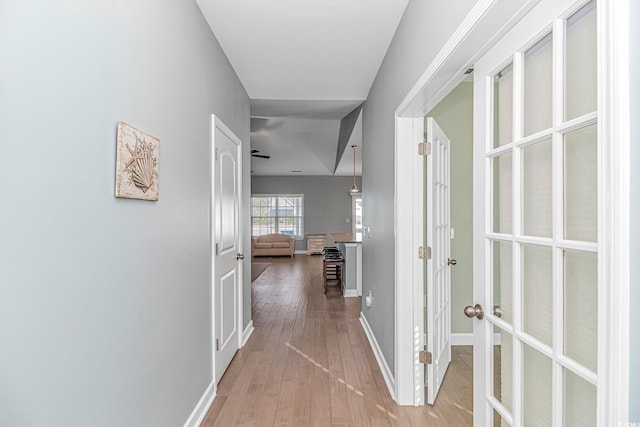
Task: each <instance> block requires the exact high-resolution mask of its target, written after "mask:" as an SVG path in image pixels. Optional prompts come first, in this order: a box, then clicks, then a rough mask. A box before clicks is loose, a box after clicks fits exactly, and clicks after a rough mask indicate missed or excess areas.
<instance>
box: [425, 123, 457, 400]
mask: <svg viewBox="0 0 640 427" xmlns="http://www.w3.org/2000/svg"><path fill="white" fill-rule="evenodd" d="M427 141H429V142H430V143H431V154H430V155H429V156H427V172H426V173H427V186H426V188H427V212H428V214H427V227H426V229H427V246H428V247H430V248H431V254H432V255H431V259H430V260H428V261H427V328H426V329H427V351H428V352H430V353H431V355H432V358H431V359H432V360H431V363H429V364H428V365H427V403H428V404H430V405H433V404H434V402H435V400H436V396H437V395H438V391H439V390H440V385H441V384H442V380H443V379H444V375H445V374H446V372H447V368H448V367H449V364H450V363H451V270H450V266H451V260H450V258H451V254H450V252H451V226H450V216H451V215H450V209H449V208H450V205H451V203H450V200H451V198H450V191H451V188H450V180H449V169H450V168H449V162H450V153H451V151H450V150H449V143H450V141H449V138H448V137H447V135H445V133H444V132H443V131H442V129H441V128H440V126H438V123H437V122H436V121H435V120H434V119H433V117H427Z"/></svg>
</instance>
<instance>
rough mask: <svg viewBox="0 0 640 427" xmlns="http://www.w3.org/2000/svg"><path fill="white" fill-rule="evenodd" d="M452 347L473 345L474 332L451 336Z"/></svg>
mask: <svg viewBox="0 0 640 427" xmlns="http://www.w3.org/2000/svg"><path fill="white" fill-rule="evenodd" d="M451 345H473V332H470V333H457V334H451Z"/></svg>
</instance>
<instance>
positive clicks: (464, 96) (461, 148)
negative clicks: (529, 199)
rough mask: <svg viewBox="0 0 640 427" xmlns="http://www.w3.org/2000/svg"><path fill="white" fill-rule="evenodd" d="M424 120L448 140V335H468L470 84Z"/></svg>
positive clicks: (470, 283) (470, 328) (461, 86)
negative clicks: (452, 262)
mask: <svg viewBox="0 0 640 427" xmlns="http://www.w3.org/2000/svg"><path fill="white" fill-rule="evenodd" d="M427 117H433V118H434V119H435V120H436V122H438V125H440V127H441V128H442V130H443V131H444V132H445V133H446V134H447V136H448V137H449V139H450V140H451V177H450V179H451V227H453V228H454V230H455V239H453V240H451V257H452V258H455V259H456V260H457V261H458V265H456V266H455V267H452V268H451V332H452V333H454V334H455V333H472V332H473V323H472V322H471V320H469V319H468V318H466V317H465V316H464V314H463V310H464V307H465V306H467V305H469V304H471V303H472V301H473V158H472V155H473V145H472V144H473V83H466V82H463V83H461V84H459V85H458V86H457V87H456V88H455V89H454V90H453V91H452V92H451V93H450V94H449V95H447V97H446V98H445V99H443V100H442V101H441V102H440V103H439V104H438V105H436V106H435V107H434V108H433V109H432V110H431V111H429V112H428V113H427ZM425 121H426V118H425ZM425 129H426V127H425Z"/></svg>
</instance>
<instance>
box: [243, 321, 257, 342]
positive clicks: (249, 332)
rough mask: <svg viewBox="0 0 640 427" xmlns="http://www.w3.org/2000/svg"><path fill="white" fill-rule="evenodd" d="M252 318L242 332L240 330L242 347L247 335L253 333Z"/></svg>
mask: <svg viewBox="0 0 640 427" xmlns="http://www.w3.org/2000/svg"><path fill="white" fill-rule="evenodd" d="M253 330H254V329H253V320H251V321H249V324H248V325H247V327H246V328H244V332H242V345H241V346H240V347H244V345H245V344H246V343H247V341H249V337H251V334H252V333H253Z"/></svg>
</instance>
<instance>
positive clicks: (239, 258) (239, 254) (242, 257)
mask: <svg viewBox="0 0 640 427" xmlns="http://www.w3.org/2000/svg"><path fill="white" fill-rule="evenodd" d="M236 259H237V260H241V259H244V254H241V253H238V255H236Z"/></svg>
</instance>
